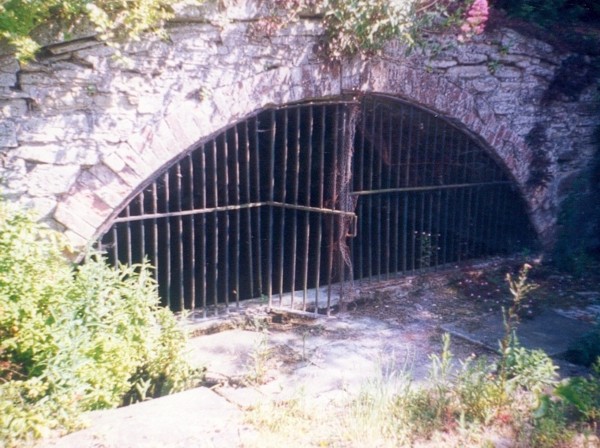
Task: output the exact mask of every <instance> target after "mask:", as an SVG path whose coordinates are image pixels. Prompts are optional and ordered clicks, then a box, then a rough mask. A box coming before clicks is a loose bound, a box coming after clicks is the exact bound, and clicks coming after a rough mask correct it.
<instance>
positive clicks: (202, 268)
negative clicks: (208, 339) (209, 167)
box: [197, 145, 208, 317]
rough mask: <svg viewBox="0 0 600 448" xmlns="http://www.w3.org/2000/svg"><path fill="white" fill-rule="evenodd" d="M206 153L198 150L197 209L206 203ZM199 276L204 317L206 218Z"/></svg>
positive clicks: (202, 230)
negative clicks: (198, 196) (198, 195)
mask: <svg viewBox="0 0 600 448" xmlns="http://www.w3.org/2000/svg"><path fill="white" fill-rule="evenodd" d="M206 151H207V146H206V145H204V146H203V147H202V148H201V149H200V160H199V164H200V166H199V169H198V171H199V172H200V179H199V183H200V185H199V187H198V189H197V191H198V192H199V194H200V203H199V207H200V208H203V207H206V203H207V196H206V194H207V193H206V191H207V189H208V188H207V187H208V185H207V180H206ZM200 233H201V238H200V242H199V244H200V275H201V279H202V283H201V291H202V295H201V297H202V317H206V311H207V307H208V306H207V305H208V282H207V277H208V276H207V272H208V271H207V269H208V268H207V265H208V254H207V247H206V246H207V239H206V216H204V215H201V216H200Z"/></svg>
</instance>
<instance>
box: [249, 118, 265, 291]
mask: <svg viewBox="0 0 600 448" xmlns="http://www.w3.org/2000/svg"><path fill="white" fill-rule="evenodd" d="M252 136H253V141H254V165H253V166H254V190H255V191H254V195H255V198H254V199H253V198H252V195H251V194H250V195H249V196H248V202H252V201H253V200H254V201H256V202H258V201H260V199H261V188H260V175H261V170H260V160H261V157H260V146H259V142H260V139H259V130H258V119H257V118H254V132H253V133H252ZM254 214H255V216H256V221H255V222H256V227H255V228H256V258H257V260H258V262H257V264H256V268H257V273H256V281H257V283H258V291H254V290H253V291H252V296H253V297H254V296H255V294H258V295H262V294H263V292H264V289H263V282H262V278H263V277H262V276H263V273H262V253H263V252H262V222H261V211H260V209H256V210H255V213H254ZM269 283H270V281H269Z"/></svg>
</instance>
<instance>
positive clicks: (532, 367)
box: [498, 263, 556, 394]
mask: <svg viewBox="0 0 600 448" xmlns="http://www.w3.org/2000/svg"><path fill="white" fill-rule="evenodd" d="M530 270H531V265H530V264H527V263H525V264H524V265H523V266H522V267H521V269H520V270H519V275H518V277H517V278H516V279H515V278H513V276H512V275H511V274H510V273H508V274H506V282H507V283H508V288H509V291H510V293H511V295H512V302H511V305H510V306H509V307H508V309H505V308H502V318H503V324H504V336H503V337H502V339H501V340H500V361H499V363H498V377H499V379H500V387H501V390H503V391H504V393H505V394H506V393H507V392H508V391H509V390H510V389H511V388H514V387H519V386H520V387H525V388H526V389H528V390H532V391H534V392H538V393H539V392H540V391H541V389H542V388H543V387H544V386H547V385H551V384H554V382H555V379H556V366H554V364H553V362H552V360H551V359H550V358H549V357H548V355H547V354H546V353H544V352H543V351H541V350H529V349H526V348H524V347H521V346H520V345H519V340H518V338H517V333H516V332H517V327H518V325H519V323H520V317H519V312H520V310H521V307H522V306H523V302H524V300H525V299H526V297H527V296H528V294H529V293H530V292H532V291H533V290H535V289H536V288H537V287H538V286H537V285H536V284H535V283H532V282H530V281H529V279H528V275H529V271H530Z"/></svg>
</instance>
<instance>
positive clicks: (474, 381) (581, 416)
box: [247, 265, 600, 448]
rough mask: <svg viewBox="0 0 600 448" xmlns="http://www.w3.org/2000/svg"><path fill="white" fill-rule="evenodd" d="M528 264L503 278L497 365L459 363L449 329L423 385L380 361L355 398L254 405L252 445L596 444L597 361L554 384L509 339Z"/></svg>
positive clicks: (550, 374) (537, 354)
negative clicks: (505, 292)
mask: <svg viewBox="0 0 600 448" xmlns="http://www.w3.org/2000/svg"><path fill="white" fill-rule="evenodd" d="M529 269H530V266H529V265H525V266H524V267H523V268H522V269H521V270H520V272H519V275H518V277H517V278H513V277H512V276H510V275H508V276H507V278H506V280H507V282H508V284H509V288H510V290H511V293H512V304H511V306H510V307H509V308H508V309H507V310H506V311H505V312H504V323H505V334H504V337H503V339H502V340H501V341H499V343H500V350H499V357H498V359H497V360H496V361H493V360H489V359H486V358H484V357H482V358H479V359H477V358H475V356H474V355H473V356H471V357H469V358H467V359H466V360H462V361H459V360H456V359H455V358H454V356H453V354H452V352H451V348H450V337H449V335H447V334H446V335H444V337H443V348H442V351H441V353H440V354H439V355H431V356H430V367H429V374H428V377H427V381H426V382H425V383H424V384H421V385H415V384H414V382H413V380H412V379H411V377H410V375H409V373H408V372H406V371H396V370H394V367H387V368H382V369H381V374H380V375H379V376H376V377H375V378H373V379H372V380H370V381H369V382H367V383H366V384H365V385H364V386H363V388H362V389H361V390H360V392H359V393H358V394H353V395H351V396H350V398H349V399H343V400H341V401H339V402H333V403H330V404H328V405H327V406H322V405H321V406H317V405H315V406H311V404H310V403H309V402H308V401H307V400H304V399H303V398H302V396H300V397H292V398H290V399H289V400H287V401H278V402H267V403H261V404H259V405H258V406H256V407H255V408H254V409H251V410H250V411H249V412H248V414H247V418H248V421H249V422H250V423H252V424H253V425H254V426H256V427H257V428H258V429H259V430H261V434H260V438H259V444H257V446H259V445H260V446H261V447H265V446H282V445H285V443H286V441H289V440H290V439H289V438H290V437H294V441H295V442H298V443H301V444H303V446H378V447H396V446H415V445H417V446H456V447H458V446H477V447H486V446H497V445H498V444H499V445H502V446H523V447H525V446H526V447H533V448H553V447H570V446H596V445H595V444H597V442H598V438H597V436H596V435H594V432H595V431H596V429H597V425H598V422H599V419H600V359H599V360H598V361H597V363H596V365H595V367H594V372H593V374H592V375H591V376H590V377H589V378H582V377H574V378H570V379H567V380H565V381H563V382H561V383H559V382H558V379H557V374H556V370H557V367H556V366H555V365H554V364H553V362H552V360H551V359H550V358H549V357H548V355H546V354H545V353H544V352H543V351H540V350H529V349H526V348H524V347H522V346H520V345H519V342H518V340H517V338H516V336H515V333H516V329H517V326H518V324H519V317H518V313H519V309H520V307H521V304H522V302H523V300H524V298H525V297H526V295H527V294H529V293H530V292H531V291H533V289H534V288H535V285H533V284H532V283H530V281H529V280H528V278H527V276H528V272H529ZM384 367H385V366H384ZM332 422H334V423H332ZM292 435H293V436H292ZM286 437H287V438H286ZM299 438H301V439H299Z"/></svg>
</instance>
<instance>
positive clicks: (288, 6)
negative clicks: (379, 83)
mask: <svg viewBox="0 0 600 448" xmlns="http://www.w3.org/2000/svg"><path fill="white" fill-rule="evenodd" d="M178 1H179V0H0V37H2V38H4V39H5V40H6V41H7V42H8V43H9V44H10V45H12V46H13V47H14V48H15V50H16V56H17V58H18V59H19V60H22V61H26V60H28V59H32V58H33V57H34V56H35V53H36V52H37V51H38V50H39V48H40V42H42V41H44V43H51V42H59V41H62V40H68V39H69V38H70V37H72V36H73V34H74V33H75V32H76V31H79V32H81V31H82V30H95V32H96V33H97V36H98V38H99V39H102V40H104V41H106V42H110V43H111V44H114V43H116V42H119V41H120V40H130V39H133V40H137V39H139V38H140V36H141V34H142V33H144V32H148V31H150V32H154V33H157V34H159V35H164V34H165V32H164V24H165V22H166V21H167V20H169V19H170V18H172V17H173V5H174V4H175V3H178ZM195 1H198V2H200V1H202V0H195ZM477 2H479V3H481V4H485V14H484V16H481V17H480V13H479V12H478V13H477V14H478V15H477V17H472V16H470V15H469V14H467V13H466V12H465V11H466V10H467V9H468V8H469V6H470V5H471V4H472V3H473V2H472V1H470V0H465V1H462V0H461V1H460V2H445V1H442V0H431V1H426V2H423V1H420V0H403V1H389V0H271V1H270V7H269V9H270V10H272V11H274V12H273V15H272V16H270V17H266V18H264V19H263V20H262V22H261V23H258V24H255V25H253V28H254V31H255V32H259V33H266V34H272V33H274V32H275V31H276V30H277V29H279V28H281V27H284V26H286V25H288V24H289V23H291V22H294V21H295V20H297V18H298V17H299V16H300V14H301V13H302V12H304V11H306V10H313V11H318V12H320V13H321V14H322V16H323V22H324V25H325V29H326V34H327V40H326V43H325V48H324V50H325V51H326V52H327V54H328V56H329V57H332V58H334V59H335V58H339V57H341V56H342V55H352V54H356V53H373V52H376V51H378V50H379V49H381V48H382V47H383V45H384V44H385V43H386V42H387V41H388V40H389V39H391V38H392V37H394V38H398V39H400V40H401V41H404V42H408V43H413V42H414V41H415V39H416V38H417V37H418V35H419V34H420V32H421V31H423V30H425V29H431V28H435V27H443V26H448V25H459V24H460V22H461V20H462V19H465V22H464V24H463V28H464V27H465V26H466V29H464V30H463V31H465V33H466V34H469V35H471V34H473V33H475V34H478V33H480V32H482V31H483V26H482V25H483V23H484V22H485V20H487V0H476V2H475V3H477ZM461 29H462V28H461ZM42 36H43V38H42ZM48 41H49V42H48Z"/></svg>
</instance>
